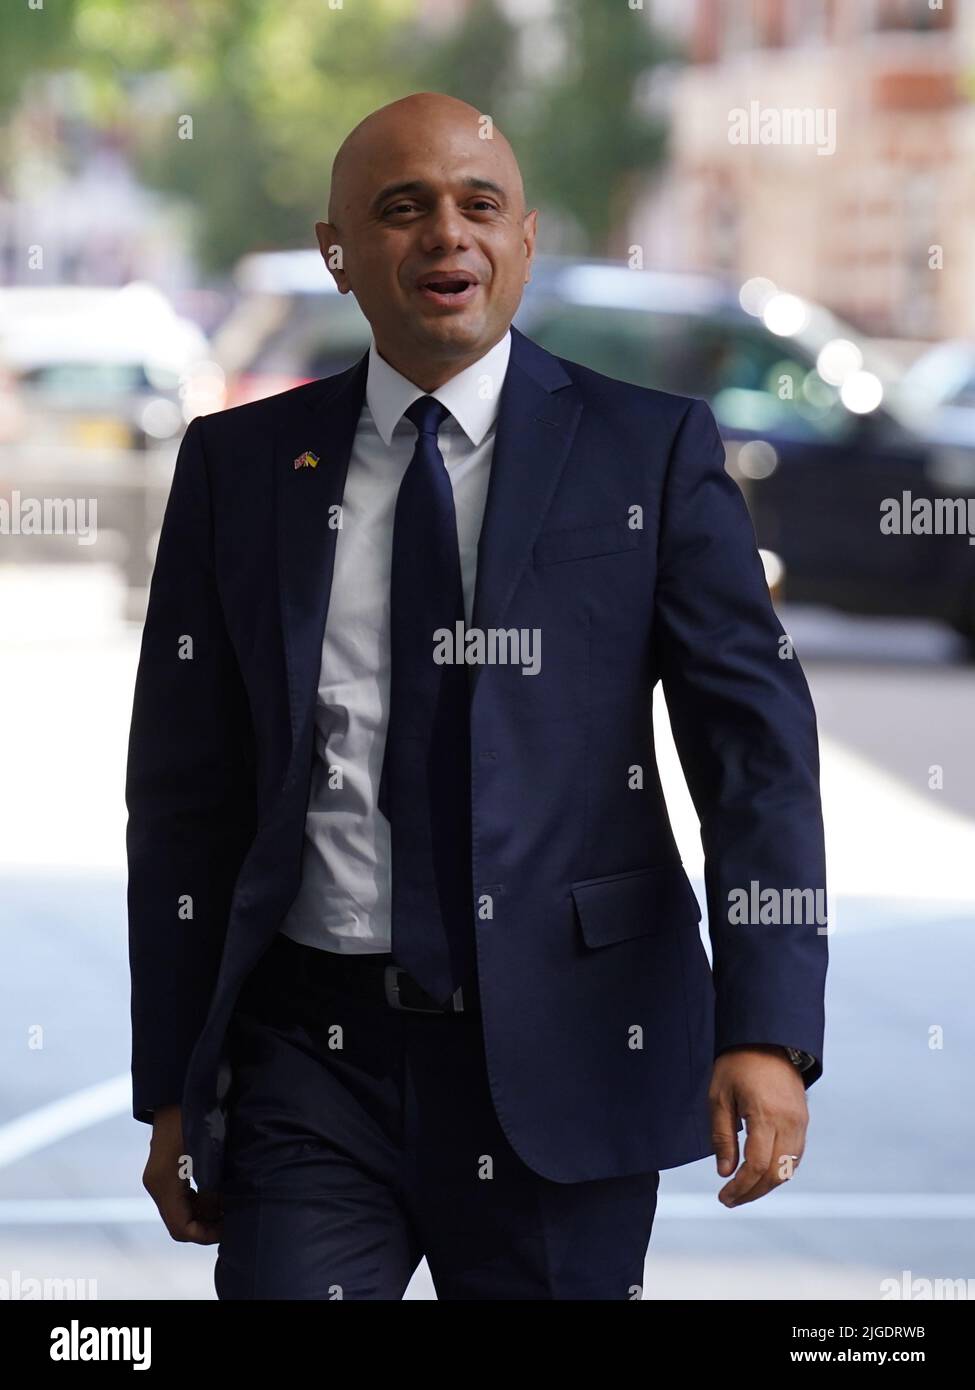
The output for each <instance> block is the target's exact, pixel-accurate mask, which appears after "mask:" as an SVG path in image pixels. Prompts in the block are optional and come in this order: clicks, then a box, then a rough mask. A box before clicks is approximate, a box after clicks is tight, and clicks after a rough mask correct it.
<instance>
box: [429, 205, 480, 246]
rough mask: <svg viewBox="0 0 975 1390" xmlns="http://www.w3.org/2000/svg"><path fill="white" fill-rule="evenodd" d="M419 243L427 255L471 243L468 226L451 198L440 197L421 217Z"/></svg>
mask: <svg viewBox="0 0 975 1390" xmlns="http://www.w3.org/2000/svg"><path fill="white" fill-rule="evenodd" d="M421 244H422V246H423V250H424V251H425V252H427V254H429V255H437V254H440V253H443V252H448V253H449V252H451V251H456V250H458V249H459V250H464V249H466V248H467V247H469V246H470V245H471V234H470V228H469V226H468V224H467V221H466V219H465V218H464V216H463V214H462V212H461V210H460V208H459V207H458V206H457V204H456V203H455V202H454V201H453V199H451V198H441V199H440V200H439V201H438V202H437V204H436V205H435V207H434V208H433V210H432V212H431V214H430V216H429V217H427V218H424V219H423V230H422V233H421Z"/></svg>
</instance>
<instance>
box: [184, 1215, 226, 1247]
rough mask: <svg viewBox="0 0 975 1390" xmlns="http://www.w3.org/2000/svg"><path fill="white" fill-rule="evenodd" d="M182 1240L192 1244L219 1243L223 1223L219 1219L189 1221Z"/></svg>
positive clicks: (221, 1236)
mask: <svg viewBox="0 0 975 1390" xmlns="http://www.w3.org/2000/svg"><path fill="white" fill-rule="evenodd" d="M185 1230H186V1235H185V1236H184V1240H187V1241H189V1242H190V1243H191V1244H193V1245H219V1243H220V1241H221V1239H222V1238H223V1223H222V1222H220V1221H213V1222H207V1221H190V1222H189V1223H188V1224H187V1226H186V1228H185Z"/></svg>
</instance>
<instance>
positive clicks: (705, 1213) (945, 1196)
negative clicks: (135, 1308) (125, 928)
mask: <svg viewBox="0 0 975 1390" xmlns="http://www.w3.org/2000/svg"><path fill="white" fill-rule="evenodd" d="M730 1216H731V1213H729V1211H728V1209H727V1208H726V1207H723V1206H722V1205H721V1203H720V1202H719V1201H718V1199H717V1197H716V1196H711V1195H704V1194H701V1193H674V1194H673V1196H670V1197H668V1196H666V1195H664V1196H663V1197H661V1199H660V1206H659V1208H658V1210H657V1214H656V1216H655V1217H654V1224H655V1225H656V1224H657V1223H659V1222H661V1221H714V1220H722V1221H724V1220H727V1219H729V1217H730ZM734 1218H735V1219H736V1220H738V1219H739V1218H741V1219H745V1220H764V1221H828V1220H835V1221H840V1220H842V1221H849V1220H860V1221H971V1220H975V1193H969V1192H810V1193H806V1194H801V1193H798V1192H795V1193H790V1194H789V1195H788V1196H785V1195H783V1196H780V1197H776V1196H775V1195H774V1194H770V1195H769V1196H768V1197H765V1198H760V1199H759V1200H758V1201H757V1202H749V1203H748V1204H747V1205H746V1206H744V1207H741V1208H739V1209H737V1210H736V1211H735V1212H734ZM159 1220H160V1217H159V1213H158V1212H157V1210H156V1208H155V1206H154V1205H153V1203H152V1201H151V1200H150V1199H149V1198H148V1197H37V1198H32V1197H20V1198H11V1199H9V1200H7V1201H0V1226H69V1225H83V1224H88V1225H99V1226H102V1225H106V1226H107V1225H129V1224H135V1223H140V1224H141V1223H146V1222H158V1221H159Z"/></svg>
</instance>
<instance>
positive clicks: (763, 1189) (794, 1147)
mask: <svg viewBox="0 0 975 1390" xmlns="http://www.w3.org/2000/svg"><path fill="white" fill-rule="evenodd" d="M804 1141H805V1126H804V1125H802V1124H801V1123H797V1122H796V1121H785V1122H780V1123H779V1124H778V1125H777V1126H776V1131H775V1138H774V1141H773V1144H772V1157H771V1160H770V1162H769V1165H768V1168H767V1170H766V1171H765V1173H764V1174H763V1175H762V1176H761V1177H760V1178H759V1180H758V1182H756V1183H755V1185H754V1186H753V1187H752V1188H750V1189H749V1191H747V1192H745V1193H744V1194H743V1195H742V1196H741V1197H739V1198H738V1200H737V1201H736V1203H735V1205H736V1206H742V1205H743V1203H745V1202H757V1201H758V1199H759V1198H760V1197H765V1196H766V1195H767V1194H768V1193H769V1192H771V1191H772V1190H773V1189H774V1188H776V1187H781V1186H782V1184H783V1183H784V1182H788V1181H789V1179H790V1178H791V1177H792V1175H793V1173H794V1172H795V1169H796V1166H797V1164H798V1161H799V1159H800V1158H801V1157H802V1152H803V1144H804Z"/></svg>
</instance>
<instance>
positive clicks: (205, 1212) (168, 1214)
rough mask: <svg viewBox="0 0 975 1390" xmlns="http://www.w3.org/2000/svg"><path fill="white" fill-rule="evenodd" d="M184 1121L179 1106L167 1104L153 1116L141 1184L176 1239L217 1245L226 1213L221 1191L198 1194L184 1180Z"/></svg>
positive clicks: (197, 1243) (186, 1179)
mask: <svg viewBox="0 0 975 1390" xmlns="http://www.w3.org/2000/svg"><path fill="white" fill-rule="evenodd" d="M184 1159H185V1155H184V1153H183V1118H182V1115H181V1113H180V1107H179V1106H178V1105H164V1106H162V1107H161V1108H160V1109H159V1110H156V1111H155V1112H154V1114H153V1120H152V1140H151V1142H150V1145H149V1160H148V1162H147V1163H146V1168H145V1172H144V1173H143V1174H142V1185H143V1187H144V1188H145V1189H146V1191H147V1192H148V1193H149V1196H150V1197H151V1198H152V1200H153V1201H154V1202H155V1204H156V1206H157V1207H158V1208H159V1215H160V1216H161V1217H162V1219H163V1221H164V1222H165V1225H166V1229H167V1230H168V1231H169V1234H170V1235H171V1236H172V1238H173V1240H186V1241H192V1242H193V1243H194V1244H196V1245H215V1244H216V1243H217V1242H218V1241H219V1240H220V1235H221V1218H222V1216H223V1212H222V1210H221V1204H220V1194H219V1192H196V1191H194V1189H193V1188H192V1187H191V1186H190V1182H189V1179H188V1178H181V1177H180V1175H179V1173H180V1164H181V1163H182V1162H183V1161H184Z"/></svg>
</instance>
